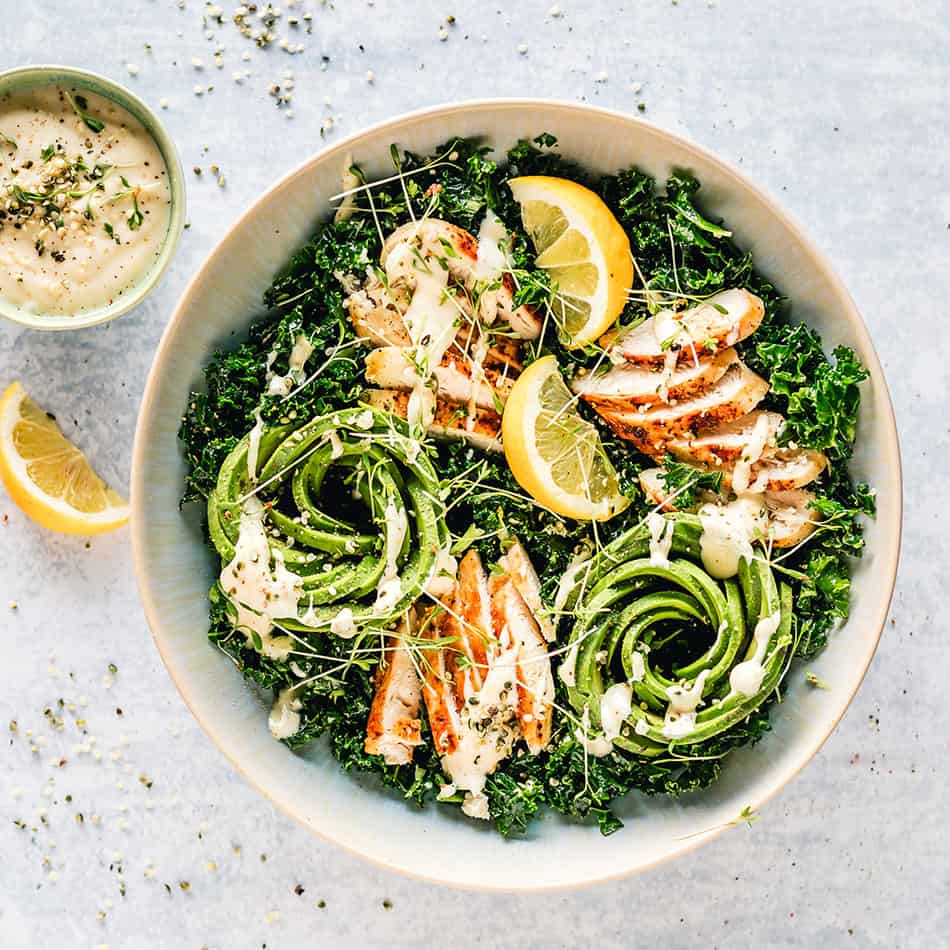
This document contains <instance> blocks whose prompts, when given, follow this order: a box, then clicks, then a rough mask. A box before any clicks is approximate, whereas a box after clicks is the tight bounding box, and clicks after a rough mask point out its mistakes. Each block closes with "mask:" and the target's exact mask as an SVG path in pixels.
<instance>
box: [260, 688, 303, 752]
mask: <svg viewBox="0 0 950 950" xmlns="http://www.w3.org/2000/svg"><path fill="white" fill-rule="evenodd" d="M301 709H303V703H301V702H300V700H299V699H297V698H296V696H295V695H294V687H293V686H287V687H285V688H284V689H282V690H281V691H280V692H279V693H278V694H277V698H276V699H275V700H274V705H273V706H271V710H270V713H269V715H268V716H267V725H268V727H269V728H270V734H271V735H272V736H273V737H274V738H275V739H289V738H290V737H291V736H292V735H294V734H295V733H296V732H298V731H299V730H300V710H301Z"/></svg>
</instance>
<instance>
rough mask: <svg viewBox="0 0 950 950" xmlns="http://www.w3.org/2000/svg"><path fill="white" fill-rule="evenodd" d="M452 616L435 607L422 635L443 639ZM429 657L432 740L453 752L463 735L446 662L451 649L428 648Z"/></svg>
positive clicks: (426, 692) (425, 691) (425, 689)
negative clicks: (448, 651) (446, 624)
mask: <svg viewBox="0 0 950 950" xmlns="http://www.w3.org/2000/svg"><path fill="white" fill-rule="evenodd" d="M448 616H449V614H448V612H447V611H446V610H445V609H444V608H443V607H441V606H436V607H433V608H432V609H431V610H430V611H429V612H428V614H427V615H426V616H425V618H424V620H423V623H422V628H421V636H422V638H423V639H425V640H428V641H430V642H431V643H435V642H436V641H439V640H441V638H442V631H443V627H444V624H445V620H446V618H447V617H448ZM425 657H426V663H425V680H424V681H423V685H422V697H423V699H424V700H425V704H426V714H427V716H428V717H429V730H430V731H431V733H432V743H433V745H434V746H435V749H436V752H438V753H439V755H451V754H452V753H453V752H455V750H456V749H457V748H458V744H459V737H458V730H457V724H458V717H457V714H456V709H455V686H454V677H453V676H452V674H451V673H450V671H449V670H448V669H447V666H446V659H447V657H448V653H447V651H446V650H445V649H443V648H442V647H437V646H432V647H429V648H427V649H426V650H425Z"/></svg>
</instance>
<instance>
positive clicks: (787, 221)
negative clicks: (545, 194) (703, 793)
mask: <svg viewBox="0 0 950 950" xmlns="http://www.w3.org/2000/svg"><path fill="white" fill-rule="evenodd" d="M538 108H546V109H563V110H565V111H567V112H574V113H583V114H587V115H595V116H601V117H604V118H609V119H611V120H614V121H618V120H619V121H621V122H625V123H631V124H637V125H643V126H646V127H648V128H649V129H650V130H651V131H652V132H653V133H654V134H656V135H657V136H658V137H659V138H660V139H661V140H666V141H667V142H668V143H675V144H676V145H677V146H679V147H681V148H684V149H686V150H687V151H689V152H692V153H694V154H696V155H698V156H700V157H701V158H702V159H703V160H704V161H706V162H709V163H711V164H713V165H715V166H717V168H718V170H719V171H720V172H722V173H723V174H724V175H725V176H726V177H728V178H730V179H732V181H733V182H734V183H735V184H736V185H738V186H739V187H740V188H741V189H743V190H746V191H748V192H751V193H752V194H753V195H754V196H755V197H756V198H758V200H759V201H761V202H762V203H763V205H764V206H766V207H767V208H768V210H769V212H770V213H771V214H773V215H774V216H775V217H776V218H777V219H779V220H780V221H781V223H782V225H783V226H784V227H785V228H786V229H787V230H788V231H789V232H790V233H791V234H792V235H793V236H794V237H795V239H796V240H798V241H799V242H801V245H802V247H803V248H804V249H805V250H806V251H807V252H808V254H809V256H811V257H812V258H813V259H814V260H815V262H816V263H817V264H818V265H819V267H820V268H821V270H822V271H823V275H824V276H825V277H826V278H827V279H828V281H829V283H830V285H831V286H832V288H833V290H834V292H835V294H836V296H837V297H838V299H839V300H840V302H841V304H842V307H843V310H844V311H846V313H847V319H848V322H849V323H850V324H851V325H852V327H853V328H854V330H855V331H856V333H857V335H858V337H859V338H860V339H861V341H862V343H863V344H864V346H865V348H866V355H867V357H868V359H867V360H866V363H867V364H868V365H867V369H868V370H869V372H870V374H871V378H872V379H876V380H877V381H878V383H879V386H880V389H879V392H878V393H877V395H879V396H880V397H881V399H880V403H879V405H878V406H877V407H876V410H877V413H878V414H879V415H880V416H881V421H882V424H883V427H884V434H885V441H886V445H885V446H884V450H885V451H886V453H887V455H888V456H889V462H890V463H891V464H892V465H893V467H894V474H895V477H896V482H897V497H896V499H894V507H893V514H892V517H891V519H890V522H889V523H883V524H882V527H883V534H884V538H883V540H882V550H883V553H885V554H886V555H887V558H888V563H886V564H885V565H884V566H883V567H882V568H881V575H882V578H883V579H885V580H886V584H887V591H886V595H885V596H884V597H883V598H882V599H881V601H880V603H881V611H880V617H879V619H878V621H877V624H876V626H877V629H876V631H875V633H874V635H873V637H871V638H869V639H867V640H866V641H865V649H864V652H863V655H860V656H857V657H855V658H854V666H855V669H856V670H857V671H859V675H858V676H857V677H856V678H855V680H854V685H853V688H852V689H851V690H850V691H849V692H848V693H847V695H846V696H843V697H842V700H841V704H840V708H839V709H838V710H837V712H836V713H835V715H834V717H833V718H832V719H830V720H829V721H828V722H827V724H826V725H825V726H824V727H823V728H822V729H821V730H820V731H819V733H818V734H817V736H816V738H814V739H812V740H811V741H810V742H809V743H808V744H807V746H806V747H805V748H804V749H803V751H802V752H801V754H800V755H799V756H798V757H797V759H796V760H795V761H794V762H792V763H790V764H789V765H788V766H786V768H785V770H784V771H783V772H782V773H781V774H780V775H779V776H778V777H777V778H776V780H775V782H774V784H773V785H772V787H771V788H770V789H769V790H768V791H767V792H765V793H764V794H762V795H760V796H758V797H757V798H756V799H755V800H754V801H752V802H751V803H750V805H749V807H750V808H751V809H752V810H753V811H758V810H759V809H760V808H762V806H763V805H765V804H767V803H768V802H770V801H771V800H772V799H773V798H774V797H775V796H776V795H778V794H779V792H781V791H782V790H783V789H784V788H785V786H786V785H788V783H789V782H790V781H791V780H792V779H793V778H795V776H796V775H798V773H799V772H800V771H801V770H802V769H803V768H804V767H805V766H806V765H807V764H808V763H809V762H810V761H811V760H812V759H813V758H814V757H815V755H816V754H817V753H818V751H819V750H820V749H821V747H822V746H823V745H824V744H825V742H826V741H827V740H828V738H829V737H830V736H831V735H832V733H834V731H835V730H836V729H837V727H838V724H839V723H840V722H841V719H842V718H843V717H844V715H845V713H846V712H847V710H848V708H849V707H850V705H851V702H852V700H853V699H854V696H855V694H856V693H857V691H858V689H859V688H860V686H861V684H862V683H863V681H864V678H865V676H866V675H867V671H868V669H869V667H870V665H871V661H872V660H873V658H874V655H875V653H876V652H877V648H878V644H879V643H880V639H881V636H882V634H883V631H884V627H885V624H886V622H887V616H888V614H889V612H890V605H891V601H892V598H893V593H894V587H895V584H896V578H897V569H898V564H899V559H900V547H901V535H902V522H903V473H902V464H901V456H900V442H899V438H898V432H897V424H896V419H895V415H894V408H893V402H892V400H891V395H890V390H889V388H888V385H887V380H886V377H885V375H884V370H883V367H882V366H881V363H880V359H879V358H878V355H877V350H876V349H875V347H874V343H873V341H872V339H871V335H870V331H869V330H868V328H867V325H866V324H865V323H864V320H863V318H862V317H861V314H860V311H859V310H858V308H857V305H856V303H855V302H854V299H853V298H852V297H851V294H850V293H849V292H848V290H847V288H846V287H845V285H844V283H843V281H842V280H841V278H840V277H839V276H838V274H837V272H836V270H835V269H834V267H833V266H832V264H831V262H830V260H829V259H828V257H827V255H826V254H825V253H824V252H823V251H822V250H821V249H819V248H818V246H817V245H816V244H815V243H814V242H813V241H812V240H811V238H809V237H808V235H807V233H806V232H805V230H804V228H803V227H802V225H801V224H800V223H799V221H798V219H797V218H796V217H795V216H793V215H792V214H791V213H789V212H788V211H786V210H785V209H784V207H783V206H782V205H781V204H780V203H779V202H778V200H777V199H776V198H775V197H773V195H772V194H771V193H770V192H769V191H767V190H766V189H764V188H762V187H761V186H759V185H757V184H756V183H754V182H753V181H752V180H751V179H750V178H748V177H747V176H746V175H745V173H744V172H742V171H741V170H740V169H739V168H738V167H737V166H735V165H734V164H732V163H731V162H729V161H726V160H724V159H722V158H720V157H719V156H718V155H717V154H716V153H714V152H713V151H711V150H710V149H708V148H706V147H705V146H702V145H698V144H696V143H695V142H693V141H692V140H691V139H689V138H687V137H686V136H683V135H680V134H679V133H676V132H671V131H670V130H668V129H665V128H663V127H662V126H659V125H657V124H656V123H654V122H651V121H649V120H646V119H643V118H641V117H639V116H636V115H630V114H628V113H626V112H623V111H622V110H619V109H610V108H606V107H603V106H595V105H590V104H588V103H580V102H572V101H569V100H560V99H544V98H537V97H500V98H483V99H467V100H462V101H458V102H447V103H439V104H436V105H432V106H426V107H424V108H420V109H414V110H411V111H409V112H404V113H400V114H398V115H395V116H393V117H391V118H388V119H383V120H380V121H378V122H375V123H373V124H371V125H368V126H365V127H362V128H360V129H359V130H357V131H356V132H353V133H351V134H349V135H347V136H345V137H343V138H341V139H340V140H339V141H338V142H335V143H333V144H332V145H327V146H325V147H324V148H321V149H319V150H318V151H317V152H315V153H313V154H312V155H310V156H308V157H307V158H306V159H304V160H303V161H302V162H300V163H299V164H297V165H296V166H295V167H294V168H292V169H291V170H290V171H288V172H287V173H286V174H284V175H283V176H281V177H280V178H279V179H278V180H277V181H276V182H274V184H272V185H271V186H270V187H269V188H267V189H266V190H265V191H264V192H263V193H262V194H261V195H260V196H259V197H258V198H257V199H255V200H254V201H253V202H252V203H251V204H250V205H249V206H248V207H247V208H245V209H244V211H242V212H241V213H240V214H239V215H238V216H237V218H236V219H235V220H234V222H233V224H232V225H231V227H230V228H229V229H228V230H227V232H226V233H225V234H223V235H222V236H221V238H220V239H219V241H217V242H216V243H215V246H214V247H213V248H212V249H211V250H210V251H209V253H208V254H207V256H206V257H205V259H204V261H203V262H202V264H201V266H200V267H199V268H198V269H197V270H196V271H195V273H194V275H193V276H192V277H191V279H190V280H189V282H188V284H187V285H186V287H185V289H184V290H183V292H182V294H181V297H180V298H179V301H178V303H177V304H176V306H175V310H174V311H173V313H172V316H171V318H170V319H169V321H168V323H167V324H166V326H165V329H164V331H163V332H162V336H161V339H160V340H159V344H158V347H157V349H156V351H155V356H154V358H153V362H152V366H151V369H150V370H149V375H148V379H147V381H146V385H145V389H144V392H143V395H142V401H141V403H140V407H139V414H138V419H137V422H136V429H135V439H134V444H133V450H132V470H131V485H130V496H131V534H132V553H133V567H134V571H135V576H136V582H137V585H138V588H139V593H140V597H141V601H142V607H143V611H144V614H145V618H146V621H147V623H148V625H149V629H150V631H151V633H152V639H153V640H154V642H155V645H156V647H157V649H158V652H159V655H160V656H161V658H162V662H163V663H164V664H165V667H166V669H167V670H168V673H169V675H170V677H171V679H172V681H173V682H174V683H175V686H176V688H177V689H178V691H179V693H180V695H181V697H182V699H183V700H184V702H185V705H186V706H187V707H188V709H189V711H190V712H191V714H192V715H193V716H194V717H195V719H196V720H197V722H198V724H199V725H200V726H201V728H202V730H203V731H204V732H205V734H206V735H207V736H208V737H209V738H210V739H211V741H212V742H213V743H214V744H215V746H216V747H217V748H218V750H219V751H220V752H221V753H222V754H223V755H224V757H225V759H226V760H227V761H228V762H229V763H230V764H231V766H232V767H233V768H234V769H235V770H236V771H237V773H238V774H239V775H240V776H241V777H242V779H243V780H244V781H246V782H247V783H248V784H249V785H251V786H252V787H253V788H254V789H255V790H256V791H257V792H259V793H260V794H261V795H262V796H263V797H264V798H265V799H267V801H269V802H270V803H271V804H272V805H274V806H276V807H277V808H278V809H279V810H280V811H281V812H283V813H284V814H285V815H287V816H288V817H290V818H292V819H293V820H294V821H296V822H297V823H298V824H300V825H302V826H303V827H304V828H305V829H307V830H308V831H309V832H310V833H312V834H315V835H316V836H317V837H319V838H321V839H322V840H324V841H327V842H329V843H331V844H333V845H335V846H337V847H340V848H342V849H343V850H344V851H346V852H348V853H349V854H352V855H355V856H357V857H359V858H361V859H362V860H364V861H368V862H370V863H371V864H373V865H375V866H376V867H379V868H383V869H385V870H387V871H391V872H395V873H397V874H401V875H403V876H406V877H410V878H413V879H415V880H419V881H426V882H429V883H435V884H442V885H446V886H450V887H453V888H456V889H460V890H470V891H478V892H484V893H491V892H494V893H554V892H559V891H566V890H573V889H579V888H582V887H590V886H593V885H595V884H602V883H607V882H609V881H615V880H620V879H622V878H626V877H630V876H631V875H633V874H636V873H639V872H641V871H646V870H649V869H651V868H653V867H656V866H658V865H661V864H663V863H665V862H667V861H669V860H671V859H673V858H676V857H679V856H681V855H683V854H686V853H688V852H691V851H693V850H695V849H696V848H698V847H700V845H703V844H706V843H707V842H710V841H712V840H714V839H715V838H718V837H719V835H721V834H722V833H723V831H725V830H726V828H727V826H726V825H722V826H719V827H716V828H710V829H708V830H705V831H702V832H700V833H698V834H696V835H694V836H692V837H691V838H688V839H686V840H679V841H677V842H675V843H674V845H673V846H671V847H670V849H669V850H668V851H666V853H664V854H663V855H661V856H659V857H656V858H653V859H650V860H645V861H641V862H640V863H633V864H632V865H630V866H628V867H626V868H622V869H619V870H612V871H609V872H606V873H604V874H601V875H598V876H597V877H591V878H588V879H586V880H583V881H573V882H553V883H545V884H540V885H527V886H525V887H519V888H517V889H515V888H511V887H506V886H500V885H493V884H491V883H490V882H485V881H481V882H479V883H477V884H473V883H469V882H460V881H457V880H452V879H447V878H445V877H441V876H439V874H438V873H435V872H433V873H424V872H420V871H417V870H409V869H407V868H404V867H402V866H400V865H399V864H398V863H397V862H396V861H394V860H386V859H384V858H381V857H379V856H377V855H372V854H367V853H365V852H364V851H362V850H361V849H360V848H358V847H355V846H353V845H351V844H350V843H349V842H348V841H347V840H346V836H345V834H342V833H337V832H336V831H335V830H334V828H332V827H329V826H327V827H321V828H318V827H315V826H314V825H313V824H312V823H310V822H308V821H307V820H306V818H305V817H304V816H303V815H302V814H298V813H297V812H296V811H295V809H294V807H293V806H292V804H291V803H290V802H287V801H282V800H281V801H279V800H277V799H275V798H274V797H272V795H271V792H270V791H269V790H268V789H267V788H266V787H264V786H263V784H262V783H260V782H258V781H257V780H256V779H255V778H253V777H252V776H251V775H249V774H248V773H247V772H246V771H245V769H244V766H243V765H242V763H241V762H240V761H239V760H238V758H237V757H236V755H232V754H231V752H229V751H228V748H227V742H226V741H225V740H224V739H223V737H222V736H221V735H220V734H219V730H218V727H217V722H216V721H215V720H214V719H207V718H204V717H202V716H200V715H199V713H198V712H197V711H196V709H195V708H194V706H193V704H192V702H191V700H190V697H189V695H188V694H187V692H186V691H185V690H184V689H183V688H182V686H181V684H180V682H179V680H178V677H177V676H176V672H175V662H174V658H173V657H172V655H171V652H170V651H169V650H168V649H167V648H166V645H165V644H164V642H163V637H162V635H161V633H160V631H161V616H160V612H159V610H158V608H157V605H156V603H155V601H154V598H153V594H152V589H151V582H150V578H149V575H148V572H147V570H146V563H145V562H146V555H145V551H146V548H147V546H148V537H147V535H146V533H145V528H144V518H143V516H142V511H141V507H140V501H139V500H140V499H142V498H143V496H144V482H145V475H144V472H145V452H146V446H147V443H148V440H147V439H146V437H145V435H144V432H145V429H146V427H147V422H146V421H145V420H146V419H147V417H148V416H149V415H150V414H151V410H152V407H153V404H154V403H155V401H156V399H157V391H158V389H159V380H160V377H161V375H162V370H163V365H162V364H163V362H164V360H165V358H166V356H167V350H168V349H169V348H170V346H171V343H172V338H173V337H174V336H175V335H176V333H177V329H178V325H179V323H181V322H182V320H183V316H184V313H185V311H186V309H187V307H188V305H189V300H190V297H191V295H192V292H193V290H194V289H195V288H196V287H197V286H198V285H199V284H200V283H201V281H202V280H203V279H204V276H205V274H206V272H207V271H208V269H209V268H210V266H211V263H212V261H213V259H214V258H215V257H216V255H217V254H218V252H219V251H220V249H221V248H222V246H223V245H224V244H225V243H227V242H228V241H229V239H230V237H231V235H232V234H233V232H234V231H235V230H236V229H237V228H239V227H240V226H241V225H242V224H243V223H244V222H245V221H247V220H248V219H249V218H251V217H253V216H254V215H255V214H256V213H257V212H258V209H259V208H261V207H262V206H263V205H264V204H265V202H268V201H269V200H270V199H271V198H272V197H273V196H274V195H276V194H277V193H278V192H280V191H281V190H282V189H284V188H286V187H287V186H288V185H290V184H291V183H292V182H293V181H294V180H295V179H296V178H297V177H298V176H301V175H304V174H306V173H307V172H308V171H309V170H310V169H311V167H312V166H313V165H315V164H316V163H318V162H320V163H322V162H326V161H330V160H332V159H333V157H335V156H338V157H341V158H342V157H343V156H345V155H346V154H347V153H348V152H349V151H351V150H352V149H353V148H354V147H356V146H358V145H359V143H360V142H361V141H362V140H364V139H365V138H367V137H370V136H375V135H378V134H381V133H386V132H389V133H391V134H392V135H398V130H399V128H400V127H401V126H403V125H405V124H406V123H408V122H414V121H417V120H420V119H429V120H432V119H437V118H439V117H445V116H448V115H452V114H455V113H459V112H467V111H477V110H487V109H505V110H530V109H538Z"/></svg>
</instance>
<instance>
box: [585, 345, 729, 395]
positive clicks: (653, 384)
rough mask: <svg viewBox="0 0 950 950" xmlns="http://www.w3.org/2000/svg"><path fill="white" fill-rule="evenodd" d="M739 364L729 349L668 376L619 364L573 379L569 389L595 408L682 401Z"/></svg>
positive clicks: (674, 368) (681, 366) (682, 366)
mask: <svg viewBox="0 0 950 950" xmlns="http://www.w3.org/2000/svg"><path fill="white" fill-rule="evenodd" d="M738 361H739V355H738V354H737V353H736V351H735V350H734V349H731V348H730V349H726V350H723V351H722V352H721V353H719V354H717V355H716V356H714V357H713V358H712V359H702V360H700V361H698V362H693V361H692V360H689V361H688V362H684V363H680V364H679V365H678V366H672V367H670V371H669V372H667V371H666V370H662V371H660V372H658V371H657V370H656V369H653V368H652V367H649V366H642V365H639V364H637V363H627V362H622V363H620V364H617V365H613V366H611V367H610V369H608V370H607V371H606V372H603V373H591V374H589V375H587V376H579V377H577V378H575V379H574V380H573V381H572V382H571V389H572V390H574V392H575V393H577V394H578V395H580V396H583V397H584V399H586V400H587V401H588V402H590V403H592V404H594V405H604V406H607V407H610V406H616V407H618V408H621V409H623V408H626V407H629V406H630V405H631V404H639V403H659V402H671V401H673V400H676V401H681V400H683V399H691V398H692V397H694V396H698V395H700V394H701V393H703V392H705V391H706V390H707V389H710V388H711V387H712V386H715V385H716V383H718V382H719V380H720V379H722V377H723V376H724V375H725V374H726V371H727V370H728V369H729V368H730V367H731V366H732V365H733V364H734V363H737V362H738Z"/></svg>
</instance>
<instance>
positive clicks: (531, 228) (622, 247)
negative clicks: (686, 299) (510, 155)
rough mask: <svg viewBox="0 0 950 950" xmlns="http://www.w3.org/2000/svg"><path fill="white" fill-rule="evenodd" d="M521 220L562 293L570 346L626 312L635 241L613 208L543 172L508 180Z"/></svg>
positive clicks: (555, 302)
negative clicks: (519, 209) (628, 236)
mask: <svg viewBox="0 0 950 950" xmlns="http://www.w3.org/2000/svg"><path fill="white" fill-rule="evenodd" d="M508 184H509V186H510V187H511V192H512V194H513V195H514V196H515V200H516V201H517V202H518V204H519V205H521V221H522V223H523V224H524V229H525V230H526V231H527V232H528V234H529V235H530V237H531V240H532V242H533V243H534V249H535V251H536V252H537V255H538V256H537V258H536V259H535V265H536V266H537V267H540V268H541V269H543V270H545V271H547V273H548V276H549V277H550V278H551V280H552V282H553V283H556V284H557V293H556V294H555V295H554V296H553V298H552V301H551V309H552V310H553V312H554V318H555V320H556V321H557V324H558V329H559V332H560V336H561V340H562V342H563V343H564V344H565V346H569V347H577V346H584V345H586V344H588V343H592V342H593V341H594V340H596V339H597V338H598V337H599V336H600V335H601V334H602V333H603V332H604V331H605V330H607V329H609V328H610V326H611V325H612V324H613V323H614V321H615V320H616V319H617V317H619V316H620V314H621V312H622V311H623V308H624V305H625V304H626V299H627V292H628V291H629V290H630V288H631V286H632V285H633V258H632V257H631V254H630V240H629V239H628V238H627V235H626V233H625V231H624V229H623V228H622V227H621V226H620V222H619V221H618V220H617V219H616V218H615V217H614V216H613V213H612V212H611V210H610V208H608V207H607V205H606V204H604V202H603V201H602V200H601V199H600V198H599V197H598V196H597V195H595V194H594V192H592V191H591V190H590V189H589V188H585V187H584V186H583V185H578V184H577V182H574V181H568V180H567V179H566V178H549V177H546V176H543V175H533V176H526V177H523V178H513V179H512V180H511V181H510V182H508Z"/></svg>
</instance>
